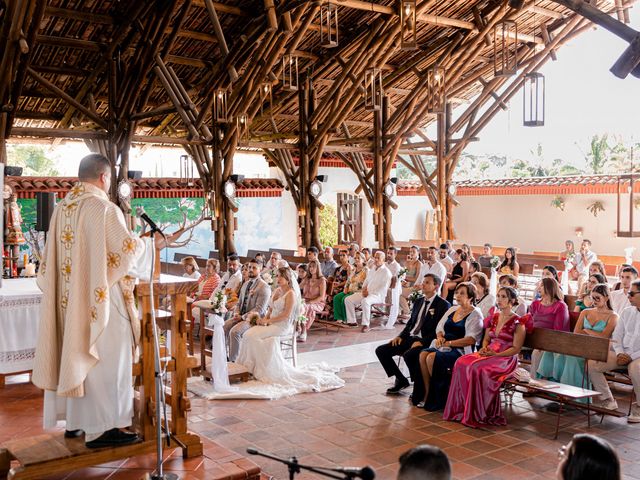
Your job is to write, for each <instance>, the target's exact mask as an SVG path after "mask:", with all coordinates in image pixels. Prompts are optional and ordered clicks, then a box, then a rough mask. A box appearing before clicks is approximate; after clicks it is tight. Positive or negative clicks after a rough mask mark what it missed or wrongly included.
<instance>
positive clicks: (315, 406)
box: [0, 330, 640, 480]
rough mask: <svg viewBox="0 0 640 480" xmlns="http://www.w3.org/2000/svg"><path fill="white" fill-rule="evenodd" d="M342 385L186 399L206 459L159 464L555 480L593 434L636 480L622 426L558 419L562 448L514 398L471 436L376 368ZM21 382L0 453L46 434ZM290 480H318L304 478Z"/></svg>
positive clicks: (362, 368)
mask: <svg viewBox="0 0 640 480" xmlns="http://www.w3.org/2000/svg"><path fill="white" fill-rule="evenodd" d="M393 334H394V332H390V331H378V332H376V331H374V332H370V333H368V334H359V333H358V332H355V331H352V330H347V331H341V332H340V333H339V334H338V333H335V332H333V331H329V332H328V333H326V334H325V332H324V331H318V332H313V333H312V334H311V335H310V336H309V341H308V342H307V344H304V345H301V350H302V351H312V350H317V349H321V348H331V347H333V346H344V345H350V344H355V343H361V342H370V341H373V340H376V339H383V338H388V337H389V336H392V335H393ZM341 375H342V376H343V377H344V378H345V379H347V384H346V386H345V387H344V388H342V389H340V390H335V391H331V392H326V393H321V394H304V395H297V396H294V397H291V398H287V399H282V400H277V401H267V400H225V401H206V400H203V399H200V398H191V404H192V411H191V414H190V422H189V428H190V429H191V430H192V431H194V432H197V433H198V434H199V435H200V436H201V438H202V439H203V442H204V443H205V455H204V457H202V458H195V459H188V460H183V459H182V458H181V457H180V455H179V451H177V450H176V451H175V453H174V454H172V455H170V456H169V457H168V459H167V460H166V461H165V470H166V471H175V472H176V473H178V474H179V475H180V477H181V478H183V479H196V478H214V477H218V478H223V477H225V476H229V475H232V474H233V473H234V469H237V470H239V467H237V466H236V467H229V465H231V462H235V465H238V462H243V460H242V459H243V458H244V457H247V458H249V459H250V460H251V461H253V462H255V463H257V464H258V465H259V466H260V468H261V469H262V472H263V476H262V478H265V479H267V478H269V477H270V476H271V477H274V478H278V479H284V478H287V476H288V474H287V471H286V468H285V467H284V466H282V465H281V464H279V463H277V462H275V461H273V460H269V459H265V458H263V457H257V456H248V455H247V454H246V449H247V447H255V448H258V449H263V450H265V451H268V452H271V453H273V454H275V455H279V456H283V457H289V456H291V455H295V456H297V458H298V460H299V461H300V462H301V463H308V464H313V465H319V466H337V465H346V466H364V465H371V466H372V467H373V468H374V469H375V470H376V472H377V477H376V478H379V479H393V478H395V476H396V472H397V460H398V456H399V455H400V454H401V453H402V452H404V451H405V450H407V449H409V448H411V447H413V446H415V445H418V444H422V443H429V444H433V445H437V446H439V447H441V448H443V449H444V450H445V452H447V454H448V455H449V456H450V458H451V461H452V464H453V470H454V476H455V478H457V479H503V478H504V479H512V478H519V477H520V478H527V479H539V478H540V479H541V478H555V469H556V465H557V450H558V448H559V447H560V446H562V445H563V444H565V443H567V441H568V440H569V439H570V438H571V436H572V435H573V434H574V433H578V432H585V431H590V432H591V433H595V434H597V435H601V436H602V437H604V438H606V439H607V440H609V441H610V442H612V443H613V444H614V445H615V446H616V448H617V449H618V453H619V455H620V457H621V460H622V462H623V472H624V474H625V477H624V478H626V479H640V467H639V466H638V465H639V463H638V458H640V425H635V426H634V425H629V424H627V422H626V419H624V418H621V419H615V418H610V417H607V418H605V419H604V421H603V422H602V423H599V417H597V418H596V419H595V420H594V421H593V426H592V428H591V429H590V430H588V429H587V423H586V417H585V416H584V415H583V414H582V413H579V412H577V411H570V412H568V413H567V414H565V416H564V417H563V419H562V422H561V431H560V436H559V438H558V439H557V440H553V439H552V437H553V430H554V428H555V421H556V417H555V415H554V414H553V413H549V412H547V411H546V410H545V409H544V406H545V405H546V402H544V401H542V400H539V399H526V400H525V399H522V398H521V397H520V396H519V395H516V397H515V398H514V405H513V406H509V407H507V418H508V422H509V423H508V425H507V426H506V427H501V428H492V429H486V430H474V429H469V428H466V427H464V426H462V425H460V424H457V423H450V422H445V421H443V420H442V415H441V413H430V412H425V411H424V410H419V409H417V408H415V407H412V406H411V405H410V404H409V402H408V401H407V400H408V399H407V397H406V396H397V397H389V396H386V395H384V391H385V389H386V388H387V387H388V386H389V384H390V381H389V380H388V379H387V378H386V375H385V374H384V371H383V370H382V368H381V367H380V366H379V365H378V364H375V363H371V364H367V365H359V366H355V367H349V368H346V369H344V370H343V371H342V372H341ZM25 380H26V377H15V378H10V379H8V384H7V386H6V388H4V389H3V390H0V425H1V426H2V427H1V428H0V444H2V443H3V442H5V441H7V440H9V439H12V438H19V437H24V436H28V435H36V434H40V433H42V429H41V418H42V417H41V409H42V395H41V393H40V391H39V390H37V389H36V388H35V387H33V386H32V385H30V384H28V383H17V382H19V381H23V382H24V381H25ZM623 405H624V404H623V403H622V401H621V402H620V406H621V408H623ZM221 464H224V465H227V467H225V468H227V470H224V468H222V467H221ZM153 465H154V456H152V455H148V456H143V457H136V458H131V459H128V460H124V461H120V462H112V463H111V464H108V465H98V466H95V467H92V468H90V469H83V470H79V471H76V472H72V473H70V474H66V475H62V476H56V477H50V478H57V479H62V478H67V479H71V478H73V479H76V478H85V479H86V478H91V479H106V478H108V479H109V480H115V479H133V478H142V477H143V475H144V474H145V473H146V472H149V471H150V469H152V468H153ZM235 473H237V472H235ZM296 478H299V479H306V478H319V477H318V476H317V475H314V474H311V473H308V472H303V473H302V474H300V475H299V476H297V477H296Z"/></svg>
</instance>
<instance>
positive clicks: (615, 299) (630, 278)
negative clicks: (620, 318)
mask: <svg viewBox="0 0 640 480" xmlns="http://www.w3.org/2000/svg"><path fill="white" fill-rule="evenodd" d="M619 275H620V286H621V287H622V288H620V290H616V291H614V292H611V307H612V308H613V311H614V312H616V313H617V314H618V315H620V314H621V313H622V311H623V310H624V309H625V308H627V307H630V306H631V302H629V296H628V293H629V290H630V289H631V284H632V283H633V282H635V281H636V280H637V279H638V270H636V269H635V267H631V266H629V267H624V268H623V269H622V270H621V271H620V274H619Z"/></svg>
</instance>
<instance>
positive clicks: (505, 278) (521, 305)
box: [489, 275, 529, 317]
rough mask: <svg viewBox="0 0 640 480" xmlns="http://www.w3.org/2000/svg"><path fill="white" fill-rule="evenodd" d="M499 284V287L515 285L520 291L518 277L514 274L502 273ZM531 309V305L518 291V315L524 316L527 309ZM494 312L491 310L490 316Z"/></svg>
mask: <svg viewBox="0 0 640 480" xmlns="http://www.w3.org/2000/svg"><path fill="white" fill-rule="evenodd" d="M498 286H499V287H513V288H515V289H516V292H517V291H518V279H517V278H516V277H514V276H513V275H500V277H499V278H498ZM528 309H529V305H528V303H527V301H526V300H525V299H524V298H522V297H521V296H520V294H519V293H518V305H517V306H516V315H518V316H519V317H522V316H523V315H526V314H527V310H528ZM493 314H494V312H492V311H489V316H492V315H493Z"/></svg>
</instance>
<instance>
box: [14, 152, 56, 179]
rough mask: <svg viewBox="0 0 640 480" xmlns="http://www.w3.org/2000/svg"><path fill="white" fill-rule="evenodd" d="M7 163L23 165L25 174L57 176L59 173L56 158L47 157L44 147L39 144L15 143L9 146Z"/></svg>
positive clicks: (17, 165)
mask: <svg viewBox="0 0 640 480" xmlns="http://www.w3.org/2000/svg"><path fill="white" fill-rule="evenodd" d="M7 160H8V161H7V165H13V166H16V167H22V168H23V169H24V171H23V173H22V174H23V175H25V176H33V177H55V176H57V175H59V172H58V170H57V169H56V162H55V160H53V159H51V158H49V157H47V153H46V151H45V149H44V147H40V146H37V145H15V146H9V147H8V148H7Z"/></svg>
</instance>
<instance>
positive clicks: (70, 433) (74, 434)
mask: <svg viewBox="0 0 640 480" xmlns="http://www.w3.org/2000/svg"><path fill="white" fill-rule="evenodd" d="M82 435H84V430H65V431H64V438H78V437H81V436H82Z"/></svg>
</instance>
